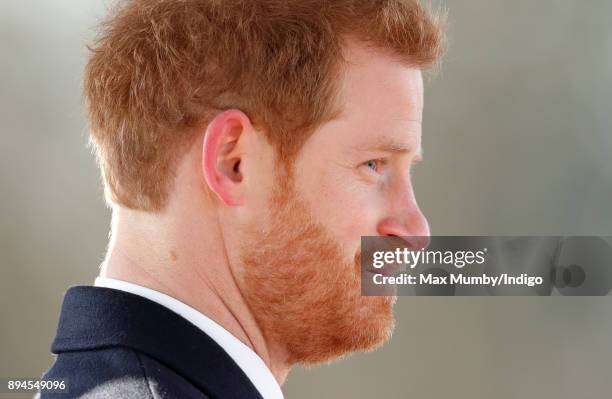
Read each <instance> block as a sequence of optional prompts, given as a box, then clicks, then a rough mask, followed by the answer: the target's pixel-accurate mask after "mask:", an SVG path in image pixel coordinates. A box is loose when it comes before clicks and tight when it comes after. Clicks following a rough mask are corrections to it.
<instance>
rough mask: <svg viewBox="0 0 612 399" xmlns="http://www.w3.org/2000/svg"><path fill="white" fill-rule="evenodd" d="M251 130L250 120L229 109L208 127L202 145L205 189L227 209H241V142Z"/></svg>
mask: <svg viewBox="0 0 612 399" xmlns="http://www.w3.org/2000/svg"><path fill="white" fill-rule="evenodd" d="M248 129H251V122H250V120H249V118H248V117H247V116H246V115H245V114H244V113H243V112H242V111H240V110H237V109H231V110H228V111H224V112H222V113H220V114H219V115H217V116H216V117H215V118H214V119H213V120H212V121H211V122H210V123H209V125H208V127H207V129H206V133H205V136H204V141H203V145H202V171H203V174H204V179H205V180H206V183H207V184H208V187H209V188H210V189H211V191H213V192H214V193H215V194H216V195H217V196H218V197H219V199H220V200H221V201H222V202H223V203H224V204H225V205H229V206H233V205H240V204H241V203H242V196H241V192H240V183H241V182H242V174H241V161H242V159H241V156H242V154H241V152H240V138H241V136H242V134H243V133H244V132H245V131H247V130H248Z"/></svg>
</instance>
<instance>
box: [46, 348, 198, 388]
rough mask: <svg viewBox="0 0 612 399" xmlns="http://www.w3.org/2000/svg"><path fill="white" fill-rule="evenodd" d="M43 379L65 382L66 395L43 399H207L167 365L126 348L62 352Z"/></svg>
mask: <svg viewBox="0 0 612 399" xmlns="http://www.w3.org/2000/svg"><path fill="white" fill-rule="evenodd" d="M43 378H48V379H64V380H66V386H67V392H66V393H62V394H57V393H43V394H41V395H40V398H41V399H47V398H49V399H50V398H82V399H110V398H143V399H171V398H189V399H191V398H193V399H208V398H207V396H205V395H203V394H202V393H201V392H200V391H199V390H197V389H196V388H195V387H194V386H193V385H192V384H191V383H189V382H188V381H187V380H185V379H184V378H183V377H181V376H180V375H178V374H176V373H175V372H174V371H172V370H171V369H169V368H168V367H166V366H165V365H163V364H161V363H160V362H158V361H156V360H155V359H152V358H150V357H149V356H147V355H145V354H143V353H141V352H138V351H136V350H133V349H130V348H124V347H111V348H105V349H95V350H84V351H73V352H62V353H60V354H58V355H57V358H56V359H55V363H54V364H53V365H52V366H51V367H50V368H49V370H47V371H46V372H45V373H44V375H43Z"/></svg>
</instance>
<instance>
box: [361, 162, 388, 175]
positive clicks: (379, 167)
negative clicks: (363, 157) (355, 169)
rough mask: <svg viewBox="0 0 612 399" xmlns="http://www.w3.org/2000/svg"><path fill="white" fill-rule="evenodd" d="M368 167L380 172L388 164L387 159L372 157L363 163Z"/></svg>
mask: <svg viewBox="0 0 612 399" xmlns="http://www.w3.org/2000/svg"><path fill="white" fill-rule="evenodd" d="M362 165H363V166H365V167H366V168H368V169H371V170H372V171H373V172H376V173H380V172H382V170H383V168H384V167H385V165H386V161H385V160H384V159H370V160H368V161H366V162H364V163H363V164H362Z"/></svg>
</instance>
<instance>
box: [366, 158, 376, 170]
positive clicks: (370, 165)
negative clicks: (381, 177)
mask: <svg viewBox="0 0 612 399" xmlns="http://www.w3.org/2000/svg"><path fill="white" fill-rule="evenodd" d="M364 165H365V166H367V167H368V168H370V169H372V170H373V171H374V172H376V171H377V170H378V162H377V161H376V160H375V159H370V160H369V161H367V162H366V163H365V164H364Z"/></svg>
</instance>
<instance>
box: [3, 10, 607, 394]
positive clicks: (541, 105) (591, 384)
mask: <svg viewBox="0 0 612 399" xmlns="http://www.w3.org/2000/svg"><path fill="white" fill-rule="evenodd" d="M109 4H112V3H111V2H109V1H106V2H100V1H96V0H72V1H70V0H54V1H48V0H30V1H19V0H2V1H0V134H1V141H0V204H1V206H0V221H1V223H0V300H1V303H2V306H1V307H0V312H1V313H0V316H1V320H2V321H1V323H0V376H6V377H8V376H30V377H35V376H38V375H40V373H42V371H43V370H45V369H46V368H47V367H48V366H49V365H50V364H51V362H52V357H51V355H50V354H48V346H49V343H50V341H51V339H52V337H53V334H54V329H55V327H56V323H57V315H58V310H59V305H60V302H61V296H62V293H63V292H64V290H65V288H66V287H67V286H69V285H72V284H78V283H85V284H87V283H91V282H92V281H93V278H94V276H95V275H96V274H97V267H98V264H99V262H100V261H101V260H102V257H103V254H104V251H105V246H106V240H107V234H108V225H109V212H108V211H107V210H106V209H105V207H104V204H103V201H102V188H101V185H100V180H99V177H98V172H97V170H96V167H95V164H94V161H93V158H92V157H91V155H90V154H89V151H88V150H87V149H86V146H85V145H86V130H85V123H84V120H83V116H82V110H81V100H80V92H79V84H80V79H81V71H82V67H83V63H84V60H85V55H86V52H85V47H84V45H85V43H86V42H87V41H88V40H89V39H91V37H92V33H93V31H92V29H91V28H92V27H93V26H94V25H95V23H96V21H97V20H98V19H99V18H100V17H101V16H102V15H104V10H105V7H106V6H108V5H109ZM445 4H446V6H447V8H448V9H449V16H450V24H451V25H450V44H451V47H450V51H449V53H448V56H447V57H446V59H445V62H444V64H443V67H442V70H441V72H440V73H439V74H438V76H437V77H436V78H435V79H434V80H432V81H431V82H430V83H428V85H427V93H426V112H425V125H424V129H425V130H424V148H425V159H426V161H425V162H424V163H423V164H422V165H421V166H420V167H419V168H418V170H417V171H416V174H415V179H416V183H415V184H416V189H417V197H418V199H419V201H420V204H421V205H422V208H423V211H424V212H425V214H426V215H427V216H428V218H429V221H430V223H431V226H432V231H433V233H434V234H438V235H454V234H463V235H471V234H473V235H485V234H499V235H504V234H506V235H512V234H518V235H539V234H546V235H548V234H550V235H570V234H588V235H591V234H593V235H611V234H612V166H611V165H610V161H609V160H610V158H611V155H612V135H611V134H610V130H611V129H610V126H611V125H612V113H611V111H612V109H611V104H612V2H610V1H605V0H589V1H588V2H585V1H578V0H555V1H552V0H540V1H527V0H515V1H506V0H469V1H450V0H449V1H447V2H445ZM609 301H610V300H609V298H579V299H578V298H560V297H554V298H414V297H409V298H400V301H399V305H398V306H397V308H396V314H397V318H398V328H397V329H396V332H395V334H394V337H393V339H392V341H391V342H390V343H389V344H388V345H386V346H385V347H384V348H383V349H381V350H378V351H376V352H374V353H370V354H357V355H354V356H351V357H349V358H348V359H344V360H342V361H340V362H334V363H333V364H331V365H325V366H321V367H316V368H313V369H302V368H297V369H296V370H294V371H293V372H292V373H291V374H290V376H289V379H288V380H287V382H286V384H285V385H284V387H283V389H284V391H285V396H286V397H287V398H313V397H317V398H319V397H320V398H372V397H384V398H409V397H419V398H473V399H477V398H483V399H484V398H491V397H495V398H499V399H506V398H573V397H583V398H600V397H608V396H609V395H610V392H612V379H611V378H610V369H609V366H610V364H611V362H612V306H611V305H612V304H611V303H610V302H609Z"/></svg>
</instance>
